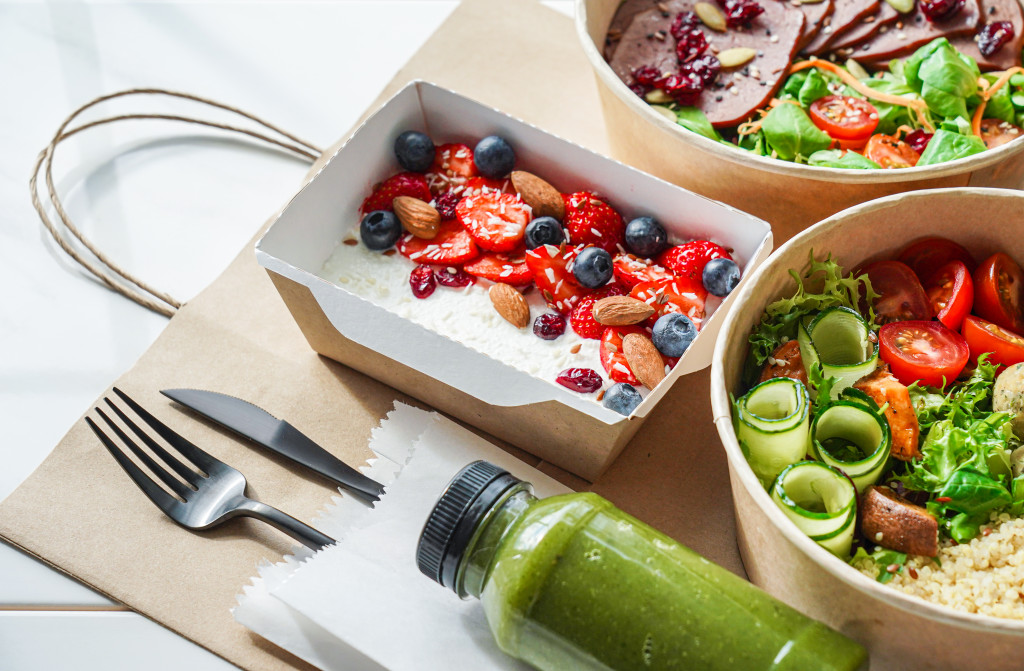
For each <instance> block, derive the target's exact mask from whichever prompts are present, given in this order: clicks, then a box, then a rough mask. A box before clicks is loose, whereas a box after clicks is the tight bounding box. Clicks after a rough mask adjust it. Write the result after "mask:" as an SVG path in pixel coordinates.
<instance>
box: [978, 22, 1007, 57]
mask: <svg viewBox="0 0 1024 671" xmlns="http://www.w3.org/2000/svg"><path fill="white" fill-rule="evenodd" d="M1012 39H1013V24H1012V23H1010V22H1009V21H995V22H993V23H990V24H988V25H986V26H985V27H984V28H982V29H981V30H979V31H978V51H980V52H981V55H982V56H985V57H986V58H987V57H989V56H991V55H992V54H994V53H995V52H997V51H999V50H1000V49H1002V48H1003V45H1004V44H1006V43H1007V42H1009V41H1010V40H1012Z"/></svg>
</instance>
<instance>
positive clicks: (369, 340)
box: [256, 82, 772, 480]
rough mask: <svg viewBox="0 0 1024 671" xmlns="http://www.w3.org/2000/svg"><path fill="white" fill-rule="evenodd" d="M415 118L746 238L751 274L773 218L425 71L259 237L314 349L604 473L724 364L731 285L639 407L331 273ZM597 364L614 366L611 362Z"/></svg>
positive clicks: (532, 447) (553, 175) (553, 173)
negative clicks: (578, 385) (677, 387)
mask: <svg viewBox="0 0 1024 671" xmlns="http://www.w3.org/2000/svg"><path fill="white" fill-rule="evenodd" d="M407 129H416V130H421V131H423V132H426V133H428V134H429V135H430V136H431V137H433V138H435V139H436V140H438V141H439V142H450V141H475V140H474V139H479V138H482V137H484V136H487V135H491V134H500V135H502V136H504V137H506V138H507V139H508V140H509V141H510V142H511V143H512V145H513V146H514V147H515V149H516V157H517V167H518V168H521V169H524V170H531V171H533V172H536V173H537V174H539V175H541V176H542V177H544V178H545V179H547V180H548V181H550V182H551V183H552V184H554V185H555V186H556V187H558V188H562V189H569V190H593V191H597V192H599V193H600V194H601V195H602V196H604V197H606V198H608V199H609V201H610V202H611V203H613V204H615V206H616V207H618V208H619V209H620V211H621V212H622V214H623V215H624V216H626V217H627V218H629V217H635V216H640V215H651V216H654V217H656V218H658V219H659V220H660V221H661V222H663V224H664V225H665V227H666V229H668V231H669V234H670V235H672V236H674V237H677V238H682V239H692V238H710V239H712V240H715V241H717V242H719V243H720V244H723V245H725V246H726V247H729V248H732V249H734V250H735V256H736V258H737V261H738V262H740V263H741V265H744V274H746V273H747V272H749V271H750V269H752V268H754V267H755V266H756V265H757V264H758V263H760V262H761V261H762V260H763V259H764V258H766V257H767V256H768V253H769V252H770V251H771V243H772V237H771V229H770V227H769V226H768V224H766V223H765V222H763V221H761V220H759V219H756V218H755V217H752V216H750V215H748V214H746V213H743V212H740V211H738V210H736V209H733V208H731V207H728V206H725V205H722V204H720V203H716V202H714V201H711V200H708V199H707V198H704V197H702V196H698V195H695V194H692V193H689V192H687V191H684V190H683V189H680V188H679V187H676V186H673V185H672V184H669V183H667V182H663V181H661V180H659V179H656V178H653V177H651V176H649V175H645V174H643V173H641V172H639V171H637V170H635V169H633V168H630V167H627V166H624V165H622V164H621V163H618V162H616V161H613V160H611V159H608V158H605V157H603V156H599V155H597V154H594V153H593V152H591V151H588V150H586V149H583V148H582V147H580V146H578V145H575V144H572V143H570V142H568V141H566V140H562V139H560V138H557V137H554V136H552V135H550V134H548V133H546V132H544V131H542V130H540V129H538V128H535V127H533V126H531V125H529V124H526V123H524V122H522V121H519V120H517V119H514V118H512V117H510V116H507V115H505V114H503V113H501V112H498V111H496V110H494V109H491V108H488V107H485V106H483V105H481V104H479V103H476V102H474V101H472V100H469V99H467V98H464V97H462V96H459V95H457V94H455V93H452V92H451V91H448V90H445V89H443V88H440V87H438V86H435V85H433V84H429V83H425V82H412V83H410V84H409V85H408V86H406V87H405V88H403V89H402V90H401V91H399V92H398V93H397V94H396V95H395V96H394V97H393V98H391V99H390V100H389V101H388V102H387V103H385V104H384V105H383V106H382V107H381V108H380V109H379V110H378V111H377V112H376V113H374V114H373V116H371V117H370V118H369V119H367V121H366V122H365V123H363V124H362V125H361V126H360V127H359V128H357V129H356V130H355V132H354V133H353V135H352V136H351V137H350V138H349V139H348V140H347V141H346V142H345V143H344V145H342V146H341V148H340V149H338V151H337V152H336V153H335V154H334V155H333V156H331V157H330V159H329V160H328V161H327V162H326V163H325V164H324V166H323V167H322V168H321V169H320V170H319V171H318V172H317V173H316V174H315V175H314V176H313V177H312V179H311V180H310V181H309V183H308V184H306V185H305V187H303V189H302V190H301V191H300V192H299V193H298V194H297V195H296V196H295V197H294V198H293V199H292V200H291V202H290V203H289V204H288V205H287V206H286V207H285V208H284V209H283V210H282V212H281V213H280V215H279V216H278V218H277V219H276V220H275V221H274V223H273V224H272V225H271V226H270V228H269V229H268V231H267V233H266V234H265V235H264V236H263V238H262V239H261V240H260V241H259V242H258V243H257V245H256V256H257V260H258V261H259V263H260V265H262V266H263V267H264V268H266V270H267V272H268V273H269V274H270V277H271V279H272V280H273V282H274V284H275V286H276V287H277V289H278V291H279V292H280V293H281V296H282V298H283V299H284V301H285V303H286V304H287V306H288V308H289V310H290V311H291V313H292V316H293V317H294V318H295V320H296V322H297V323H298V325H299V326H300V327H301V329H302V331H303V333H304V334H305V336H306V338H307V340H308V341H309V343H310V345H311V346H312V348H313V349H314V350H316V351H317V352H319V353H320V354H323V355H324V356H327V357H330V358H332V359H335V360H337V361H340V362H342V363H344V364H347V365H349V366H351V367H353V368H355V369H357V370H360V371H362V372H364V373H366V374H367V375H369V376H371V377H373V378H375V379H377V380H380V381H382V382H385V383H387V384H389V385H391V386H392V387H395V388H396V389H399V390H401V391H403V392H405V393H407V394H409V395H411V396H413V397H415V398H418V399H420V400H422V401H424V402H426V403H429V404H430V405H432V406H434V407H435V408H438V409H440V410H442V411H444V412H447V413H449V414H451V415H453V416H455V417H458V418H459V419H462V420H464V421H466V422H468V423H469V424H472V425H474V426H477V427H479V428H481V429H484V430H485V431H488V432H489V433H491V434H492V435H494V436H496V437H498V438H501V439H503V440H506V441H508V442H510V443H512V444H513V445H517V446H519V447H521V448H523V449H524V450H526V451H528V452H530V453H531V454H533V455H536V456H537V457H540V458H541V459H544V460H545V461H549V462H551V463H553V464H555V465H557V466H560V467H561V468H564V469H566V470H568V471H570V472H572V473H575V474H577V475H580V476H582V477H584V478H587V479H589V480H593V479H595V478H596V477H597V476H598V475H599V474H600V473H601V472H602V471H603V470H604V469H605V468H606V467H607V466H608V465H609V464H610V463H611V462H612V460H614V458H615V457H616V456H617V455H618V453H619V452H620V451H621V450H622V448H623V447H624V446H625V444H626V442H627V441H628V440H629V439H630V437H632V435H633V434H634V433H636V431H637V429H639V428H640V425H641V424H642V423H643V421H644V419H645V418H646V417H647V416H648V414H649V413H650V412H651V411H652V410H653V409H654V407H655V406H656V405H657V403H658V401H659V399H660V398H661V397H662V396H664V395H665V393H666V392H667V391H668V389H669V388H670V387H671V385H672V384H673V383H674V382H676V381H677V380H678V379H679V378H680V377H682V376H684V375H686V374H687V373H691V372H693V371H696V370H700V369H702V368H704V367H705V366H707V365H708V364H709V363H710V361H711V352H712V350H713V345H714V339H715V336H716V334H717V332H718V329H719V326H720V324H721V323H722V319H723V317H724V314H725V312H726V308H728V306H729V305H730V304H731V302H732V299H731V297H730V298H728V299H726V300H725V301H724V303H723V304H722V306H721V307H720V308H719V309H718V310H717V311H716V312H715V313H714V314H713V315H712V316H711V317H710V318H709V319H708V320H707V321H706V322H705V326H704V327H703V329H702V331H701V333H700V334H699V335H698V337H697V339H696V340H695V341H694V343H693V345H692V346H691V347H690V349H689V350H688V351H687V353H686V354H685V355H684V356H683V357H682V358H681V359H680V361H679V363H678V364H677V365H676V367H675V368H674V369H673V370H672V372H671V374H670V375H669V376H668V377H667V378H666V380H665V381H664V382H662V383H661V384H660V385H658V388H657V389H656V390H654V391H653V392H651V393H650V394H649V395H648V396H647V398H645V399H644V402H643V403H642V404H641V405H640V406H639V407H638V408H637V409H636V410H635V411H634V413H633V415H632V416H630V417H629V418H625V417H623V416H622V415H619V414H618V413H615V412H613V411H611V410H608V409H607V408H604V407H602V406H601V405H600V404H599V403H596V402H594V401H593V400H590V399H589V398H585V397H583V396H581V395H580V394H577V393H576V392H573V391H570V390H568V389H565V388H564V387H561V386H559V385H556V384H553V383H552V382H551V381H548V380H542V379H539V378H537V377H534V376H532V375H529V374H527V373H524V372H521V371H520V370H518V369H516V368H513V367H512V366H509V365H507V364H504V363H501V362H499V361H497V360H495V359H492V358H491V357H489V356H487V355H486V354H483V353H481V352H479V351H476V350H475V349H472V348H470V347H468V346H466V345H463V344H462V343H460V342H457V341H455V340H452V339H449V338H447V337H444V336H441V335H438V334H436V333H434V332H432V331H429V330H427V329H426V328H424V327H422V326H419V325H417V324H414V323H412V322H410V321H408V320H406V319H403V318H401V317H399V316H398V315H397V314H395V313H393V312H389V311H388V310H386V309H384V308H381V307H378V306H376V305H374V304H372V303H370V302H368V301H366V300H364V299H362V298H360V297H358V296H356V295H355V294H353V293H350V292H349V291H347V290H345V289H343V288H342V287H341V286H338V285H336V284H333V283H331V282H328V281H326V280H324V279H321V278H320V277H318V276H317V272H318V271H319V270H320V269H321V267H322V266H323V263H324V261H325V260H326V259H327V258H328V257H329V256H330V255H331V253H332V252H333V251H334V249H335V247H336V246H337V245H338V244H340V242H341V241H342V239H343V238H344V237H347V236H348V235H349V234H350V233H351V231H352V230H353V226H354V225H355V224H357V223H358V221H359V206H360V204H361V203H362V200H363V198H365V197H366V195H367V194H368V193H369V192H370V190H371V188H372V186H373V184H375V183H377V182H380V181H382V180H383V179H385V178H386V177H387V176H389V175H391V174H393V173H395V172H397V171H398V170H399V167H398V164H397V161H396V160H395V158H394V154H393V153H392V150H391V148H392V146H393V144H394V140H395V138H396V137H397V135H398V134H399V133H401V132H402V131H404V130H407ZM396 262H398V260H397V259H396ZM740 284H741V286H742V282H741V283H740ZM424 309H429V299H427V300H426V301H424ZM593 367H594V368H595V369H597V370H599V372H601V373H602V374H604V371H603V370H601V366H600V364H599V362H598V361H594V362H593Z"/></svg>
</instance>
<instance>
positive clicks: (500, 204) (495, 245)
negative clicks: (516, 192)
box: [455, 192, 530, 252]
mask: <svg viewBox="0 0 1024 671" xmlns="http://www.w3.org/2000/svg"><path fill="white" fill-rule="evenodd" d="M455 216H456V217H457V218H458V220H459V223H461V224H462V225H463V227H464V228H465V229H466V230H467V231H469V234H470V235H471V236H473V241H474V242H476V244H478V245H480V246H481V247H483V248H484V249H487V250H490V251H492V252H509V251H512V250H513V249H515V248H516V247H519V246H520V245H521V244H522V242H523V234H524V233H525V232H526V224H528V223H530V206H529V205H527V204H526V203H524V202H523V201H522V200H521V199H520V198H519V196H513V195H511V194H507V193H498V192H490V193H484V194H480V195H479V196H469V197H466V198H463V199H462V200H460V201H459V204H458V205H456V206H455Z"/></svg>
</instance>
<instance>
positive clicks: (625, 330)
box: [600, 326, 649, 387]
mask: <svg viewBox="0 0 1024 671" xmlns="http://www.w3.org/2000/svg"><path fill="white" fill-rule="evenodd" d="M630 333H642V334H643V335H645V336H646V335H649V333H648V331H647V329H644V328H642V327H640V326H608V327H605V329H604V332H603V333H602V334H601V350H600V351H601V365H602V366H604V369H605V372H607V373H608V377H609V378H611V379H612V380H614V381H615V382H625V383H627V384H631V385H633V386H634V387H638V386H640V382H639V381H638V380H637V379H636V375H633V369H632V368H630V367H629V363H627V362H626V355H625V354H623V352H622V339H623V338H625V337H626V336H627V335H629V334H630Z"/></svg>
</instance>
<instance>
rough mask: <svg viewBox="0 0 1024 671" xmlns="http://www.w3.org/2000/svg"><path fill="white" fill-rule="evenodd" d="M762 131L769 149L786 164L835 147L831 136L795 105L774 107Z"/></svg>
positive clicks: (767, 116) (765, 120) (763, 123)
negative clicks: (832, 146) (832, 145)
mask: <svg viewBox="0 0 1024 671" xmlns="http://www.w3.org/2000/svg"><path fill="white" fill-rule="evenodd" d="M761 130H762V131H764V137H765V140H766V141H767V142H768V146H769V147H771V148H772V150H773V151H774V152H775V154H776V155H777V156H778V157H779V158H781V159H783V160H786V161H793V160H796V159H798V158H804V159H806V158H807V157H808V156H810V155H811V154H813V153H814V152H816V151H819V150H821V149H828V148H829V146H831V144H832V138H831V137H829V135H828V133H826V132H824V131H823V130H821V129H820V128H818V127H817V126H815V125H814V122H813V121H811V118H810V117H809V116H807V112H805V111H804V110H803V108H802V107H800V106H799V105H796V104H793V103H783V104H781V105H776V106H775V107H773V108H772V109H771V111H769V112H768V114H766V115H765V117H764V118H763V119H762V120H761Z"/></svg>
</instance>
